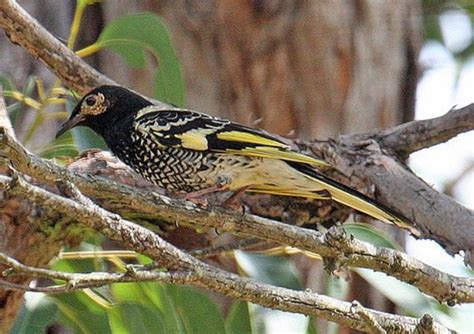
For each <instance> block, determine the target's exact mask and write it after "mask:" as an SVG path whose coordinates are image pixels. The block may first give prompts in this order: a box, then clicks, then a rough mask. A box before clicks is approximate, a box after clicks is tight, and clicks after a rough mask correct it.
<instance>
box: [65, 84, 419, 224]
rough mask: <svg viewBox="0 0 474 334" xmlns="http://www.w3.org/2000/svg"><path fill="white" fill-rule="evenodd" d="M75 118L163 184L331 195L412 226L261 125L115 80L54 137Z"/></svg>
mask: <svg viewBox="0 0 474 334" xmlns="http://www.w3.org/2000/svg"><path fill="white" fill-rule="evenodd" d="M77 125H83V126H88V127H90V128H91V129H92V130H94V131H95V132H96V133H98V134H99V135H101V136H102V137H103V138H104V140H105V142H106V143H107V145H108V147H109V148H110V150H111V151H112V152H113V153H114V154H115V155H117V156H118V157H119V158H120V159H121V160H122V161H123V162H124V163H126V164H127V165H129V166H130V167H132V168H133V169H134V170H136V171H137V172H138V173H139V174H141V175H142V176H143V177H144V178H146V179H148V180H149V181H151V182H153V183H155V184H157V185H158V186H160V187H162V188H164V189H167V190H169V191H173V192H176V191H183V192H187V193H194V192H200V191H205V190H206V189H213V188H215V189H226V190H233V191H238V190H240V189H248V191H252V192H260V193H268V194H274V195H284V196H297V197H306V198H316V199H332V200H335V201H337V202H340V203H342V204H344V205H347V206H349V207H352V208H354V209H356V210H358V211H361V212H363V213H366V214H368V215H370V216H372V217H374V218H376V219H379V220H381V221H383V222H386V223H389V224H395V225H397V226H400V227H402V228H405V229H408V230H410V231H411V232H412V233H416V230H415V229H414V228H413V227H411V225H409V224H407V223H406V221H405V219H404V218H402V216H401V215H399V214H397V213H395V212H394V211H392V210H390V209H388V208H386V207H385V206H383V205H381V204H379V203H377V202H376V201H374V200H372V199H371V198H369V197H368V196H366V195H364V194H362V193H360V192H358V191H356V190H354V189H352V188H350V187H347V186H345V185H343V184H341V183H339V182H337V181H335V180H333V179H331V178H329V177H327V176H325V175H324V174H322V173H321V172H320V170H319V169H318V168H320V167H327V166H328V164H327V163H326V162H324V161H322V160H319V159H315V158H313V157H310V156H307V155H304V154H301V153H299V152H296V151H294V150H292V149H291V147H290V146H288V145H287V144H285V143H284V142H283V141H282V140H280V139H278V138H277V137H275V136H272V135H271V134H268V133H266V132H263V131H261V130H257V129H253V128H250V127H246V126H243V125H240V124H237V123H233V122H231V121H228V120H224V119H220V118H216V117H211V116H208V115H205V114H202V113H198V112H196V111H192V110H187V109H179V108H173V107H169V108H165V107H162V106H156V105H154V104H153V103H152V102H150V101H149V100H147V99H145V98H143V97H141V96H139V95H137V94H135V93H133V92H132V91H130V90H128V89H125V88H123V87H118V86H101V87H98V88H96V89H94V90H92V91H91V92H89V93H88V94H87V95H86V96H84V98H83V99H82V100H81V101H80V102H79V103H78V105H77V106H76V107H75V109H74V110H73V112H72V114H71V117H70V118H69V120H68V121H67V122H66V123H65V124H63V125H62V127H61V128H60V130H59V131H58V136H59V135H61V134H62V133H64V132H65V131H67V130H68V129H70V128H72V127H74V126H77ZM217 185H219V186H220V187H216V186H217Z"/></svg>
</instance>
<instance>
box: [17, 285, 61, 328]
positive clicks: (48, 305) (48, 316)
mask: <svg viewBox="0 0 474 334" xmlns="http://www.w3.org/2000/svg"><path fill="white" fill-rule="evenodd" d="M57 313H58V308H57V306H56V305H55V304H54V303H53V302H52V301H51V300H49V299H48V298H46V297H45V296H44V295H43V294H41V293H32V292H27V293H26V294H25V304H24V305H23V306H22V308H21V309H20V312H19V313H18V316H17V318H16V320H15V323H14V324H13V327H12V329H11V330H10V334H43V333H46V330H47V327H48V326H49V325H51V323H53V322H54V321H55V319H56V315H57Z"/></svg>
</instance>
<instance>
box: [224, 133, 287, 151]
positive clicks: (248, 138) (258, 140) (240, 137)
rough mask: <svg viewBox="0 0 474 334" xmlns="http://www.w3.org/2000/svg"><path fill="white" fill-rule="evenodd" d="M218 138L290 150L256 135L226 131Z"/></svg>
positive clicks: (283, 145) (285, 146)
mask: <svg viewBox="0 0 474 334" xmlns="http://www.w3.org/2000/svg"><path fill="white" fill-rule="evenodd" d="M217 138H218V139H220V140H226V141H236V142H241V143H252V144H258V145H263V146H272V147H280V148H286V149H288V148H290V147H289V146H288V145H286V144H283V143H281V142H279V141H277V140H273V139H269V138H266V137H262V136H260V135H258V134H256V133H249V132H242V131H226V132H221V133H218V134H217Z"/></svg>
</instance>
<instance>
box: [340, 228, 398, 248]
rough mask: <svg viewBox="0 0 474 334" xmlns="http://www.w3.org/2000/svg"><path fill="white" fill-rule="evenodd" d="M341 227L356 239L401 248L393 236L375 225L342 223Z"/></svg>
mask: <svg viewBox="0 0 474 334" xmlns="http://www.w3.org/2000/svg"><path fill="white" fill-rule="evenodd" d="M343 228H344V230H345V231H346V232H347V233H349V234H352V235H353V236H354V237H356V238H357V239H359V240H362V241H365V242H368V243H371V244H372V245H375V246H379V247H387V248H392V249H397V250H403V249H402V247H401V246H400V245H399V244H398V243H397V242H396V241H395V240H393V238H391V237H390V236H389V235H388V234H387V233H385V232H384V231H381V230H379V229H377V228H376V227H375V226H372V225H369V224H363V223H346V224H344V225H343Z"/></svg>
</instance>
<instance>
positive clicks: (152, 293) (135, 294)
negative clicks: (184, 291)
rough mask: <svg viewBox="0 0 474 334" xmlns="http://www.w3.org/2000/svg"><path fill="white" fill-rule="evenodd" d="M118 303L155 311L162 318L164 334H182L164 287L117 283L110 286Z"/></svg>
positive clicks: (182, 326) (180, 323) (172, 303)
mask: <svg viewBox="0 0 474 334" xmlns="http://www.w3.org/2000/svg"><path fill="white" fill-rule="evenodd" d="M111 292H112V295H113V298H114V300H115V301H117V302H118V303H125V302H127V303H134V304H139V305H143V306H144V307H150V308H152V309H155V310H156V312H160V316H161V317H162V318H163V327H164V330H165V333H184V332H185V330H184V325H183V323H182V322H181V319H180V317H179V315H178V313H177V311H176V305H175V302H174V300H173V298H172V297H171V296H170V294H169V291H168V290H167V288H166V286H165V285H163V284H158V283H133V284H130V283H129V284H125V283H118V284H113V285H112V286H111Z"/></svg>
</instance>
